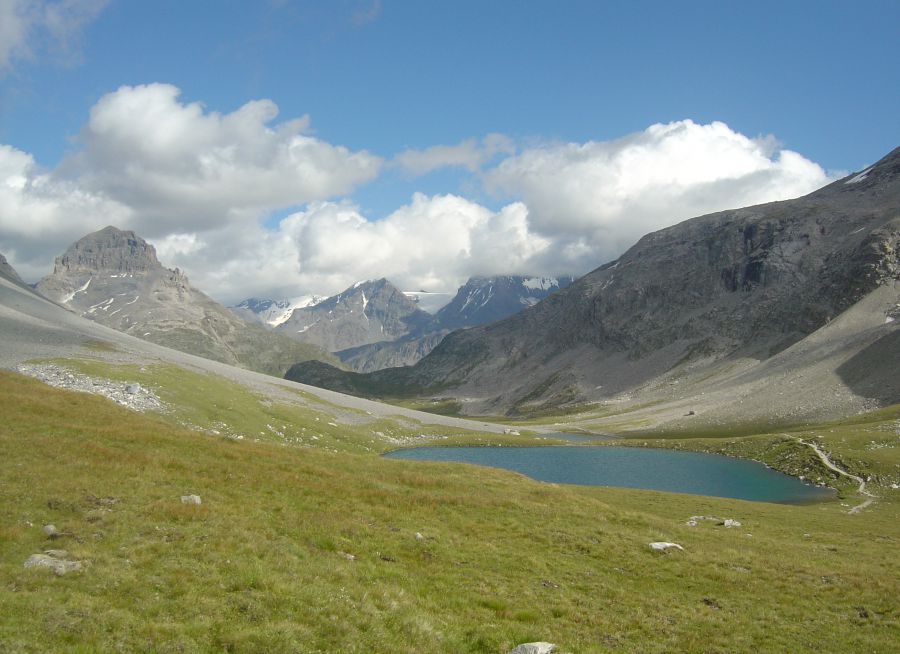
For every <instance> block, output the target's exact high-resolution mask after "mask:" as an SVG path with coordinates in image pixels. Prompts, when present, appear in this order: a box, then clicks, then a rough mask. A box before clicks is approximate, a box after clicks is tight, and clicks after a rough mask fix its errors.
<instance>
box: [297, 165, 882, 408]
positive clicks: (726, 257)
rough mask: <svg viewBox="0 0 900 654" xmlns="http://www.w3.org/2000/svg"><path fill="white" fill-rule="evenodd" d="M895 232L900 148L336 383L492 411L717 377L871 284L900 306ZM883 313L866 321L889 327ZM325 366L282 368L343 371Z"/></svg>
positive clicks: (712, 219)
mask: <svg viewBox="0 0 900 654" xmlns="http://www.w3.org/2000/svg"><path fill="white" fill-rule="evenodd" d="M898 234H900V149H898V150H895V151H894V152H892V153H891V154H890V155H888V156H887V157H885V158H884V159H883V160H882V161H880V162H879V163H878V164H876V165H875V166H873V167H872V168H870V169H868V170H867V171H863V172H862V173H860V174H857V175H853V176H850V177H848V178H846V179H844V180H840V181H838V182H835V183H834V184H831V185H829V186H828V187H825V188H823V189H821V190H819V191H817V192H815V193H812V194H810V195H808V196H806V197H803V198H799V199H796V200H790V201H785V202H776V203H770V204H765V205H760V206H756V207H749V208H745V209H738V210H734V211H725V212H720V213H716V214H711V215H708V216H703V217H699V218H695V219H692V220H689V221H686V222H683V223H681V224H679V225H676V226H674V227H670V228H668V229H664V230H661V231H659V232H655V233H653V234H649V235H647V236H645V237H644V238H642V239H641V240H640V241H639V242H638V243H637V244H636V245H635V246H633V247H632V248H631V249H630V250H628V251H627V252H626V253H625V254H624V255H622V257H621V258H620V259H619V260H617V261H614V262H611V263H609V264H606V265H604V266H602V267H600V268H598V269H597V270H595V271H593V272H591V273H589V274H588V275H586V276H585V277H583V278H581V279H580V280H578V281H577V282H575V283H574V284H572V285H571V286H570V287H568V288H566V289H564V290H562V291H559V292H557V293H554V294H552V295H550V296H549V297H548V298H547V299H546V300H544V301H542V302H540V303H539V304H537V305H535V306H534V307H531V308H529V309H526V310H525V311H523V312H521V313H519V314H516V315H515V316H513V317H511V318H508V319H507V320H504V321H502V322H499V323H495V324H492V325H489V326H486V327H475V328H472V329H469V330H465V331H460V332H455V333H453V334H451V335H450V336H448V337H447V338H446V339H444V341H443V342H442V343H441V344H440V345H439V346H438V347H437V348H435V350H434V351H433V352H432V353H431V354H430V355H429V356H427V357H426V358H425V359H423V360H422V361H420V362H419V363H418V364H417V365H416V366H413V367H412V368H410V369H406V370H385V371H380V372H378V373H373V374H372V375H370V376H366V377H365V378H364V379H362V378H358V377H354V378H352V380H351V381H352V383H351V381H348V380H346V379H345V380H344V381H343V382H342V383H344V384H345V388H346V384H350V386H353V385H354V384H355V385H356V387H357V388H358V389H359V392H365V393H369V394H378V393H379V392H380V390H379V389H380V388H382V387H384V388H390V389H391V392H392V393H394V394H396V393H397V392H400V391H402V392H405V393H408V394H419V393H421V394H425V393H429V394H433V393H442V394H445V395H447V396H452V397H457V398H459V397H466V398H474V400H472V401H470V402H469V403H468V404H467V405H466V408H467V409H468V410H469V411H471V412H473V413H479V412H486V413H487V412H495V411H498V410H505V411H516V410H518V409H521V408H523V407H526V406H539V405H542V404H546V405H557V404H566V403H572V402H579V401H592V400H598V399H599V400H602V399H603V398H610V397H616V396H620V395H621V394H623V393H632V394H634V393H640V392H643V391H642V390H641V389H644V388H648V387H649V386H652V385H653V384H654V383H657V382H658V381H659V380H661V379H663V378H664V377H665V376H666V375H669V376H671V375H672V374H673V371H676V370H677V371H687V370H690V371H694V372H696V371H699V370H700V369H704V370H706V371H707V374H709V375H711V376H715V375H716V374H724V372H723V371H725V370H726V369H727V368H728V366H729V365H732V364H735V363H736V362H740V363H741V365H743V363H745V362H748V361H750V362H764V361H767V360H769V359H770V358H773V357H776V356H780V355H781V354H780V353H783V352H785V351H786V350H788V349H789V348H792V346H794V345H795V344H798V343H800V342H802V341H804V339H807V338H808V337H809V336H810V335H811V334H813V333H814V332H816V331H817V330H820V329H822V328H824V327H825V326H827V325H828V324H829V323H830V322H831V321H833V320H835V319H836V318H837V317H839V316H841V315H842V313H843V312H845V311H847V310H848V309H850V308H851V307H854V305H856V304H857V303H859V302H861V301H862V300H864V299H865V298H866V297H867V296H869V295H870V294H872V293H873V292H875V291H877V290H879V289H882V290H884V289H887V290H886V291H885V292H886V293H887V295H890V296H891V298H896V299H893V300H892V299H891V298H888V299H887V300H886V301H887V302H888V304H890V303H891V302H892V301H893V302H900V298H897V297H896V296H897V288H898V286H897V284H898V277H900V273H898V270H900V261H898V256H900V254H898V253H900V243H898V238H900V236H898ZM883 295H884V293H881V295H880V296H879V297H881V296H883ZM882 304H883V302H882ZM878 306H881V304H879V305H878ZM878 311H881V309H878ZM889 317H890V316H887V315H880V316H870V318H871V320H872V321H874V322H872V323H871V324H873V325H874V324H876V323H877V324H879V325H883V327H879V329H882V330H892V329H894V328H895V325H896V323H892V322H890V321H889V320H887V319H888V318H889ZM866 320H868V318H867V319H866ZM885 321H887V322H885ZM866 324H870V323H866ZM876 331H877V330H876ZM876 336H877V334H876V333H875V332H872V338H875V337H876ZM897 360H900V353H898V356H897V357H895V358H894V360H893V362H889V363H884V364H882V366H886V365H890V366H892V367H894V368H896V361H897ZM729 362H730V363H729ZM322 370H323V368H322V367H321V366H319V367H317V368H316V369H315V370H312V368H311V367H310V368H309V373H307V372H306V371H305V369H304V367H303V366H298V367H297V368H295V369H294V370H293V371H292V372H291V373H289V374H290V375H291V376H292V377H291V378H294V379H298V380H303V381H307V382H309V383H318V381H319V380H320V379H321V380H322V381H328V379H325V378H326V377H329V378H330V379H331V380H334V379H336V378H337V377H339V376H340V375H338V374H336V373H329V374H328V375H323V374H322ZM872 372H873V374H874V375H878V374H882V373H884V374H887V373H886V372H884V370H881V371H880V372H879V371H878V370H873V371H872ZM894 401H900V398H897V399H895V400H894Z"/></svg>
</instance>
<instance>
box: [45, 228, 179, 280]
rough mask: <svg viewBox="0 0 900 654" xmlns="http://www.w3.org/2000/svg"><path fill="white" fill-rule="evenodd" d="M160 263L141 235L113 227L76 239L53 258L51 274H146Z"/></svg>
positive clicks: (158, 266) (151, 247) (150, 246)
mask: <svg viewBox="0 0 900 654" xmlns="http://www.w3.org/2000/svg"><path fill="white" fill-rule="evenodd" d="M161 268H162V266H161V264H160V263H159V259H157V258H156V249H155V248H154V247H153V246H152V245H150V244H149V243H147V241H145V240H144V239H142V238H141V237H140V236H138V235H137V234H135V233H134V232H132V231H130V230H128V231H126V230H121V229H118V228H116V227H113V226H111V225H110V226H109V227H104V228H103V229H101V230H100V231H97V232H93V233H91V234H88V235H87V236H85V237H84V238H81V239H79V240H78V241H76V242H75V243H73V244H72V245H71V246H69V249H68V250H66V251H65V252H64V253H63V254H62V255H61V256H59V257H57V258H56V263H55V265H54V267H53V274H54V275H64V274H79V273H91V272H106V273H115V274H133V273H145V272H148V271H152V270H159V269H161Z"/></svg>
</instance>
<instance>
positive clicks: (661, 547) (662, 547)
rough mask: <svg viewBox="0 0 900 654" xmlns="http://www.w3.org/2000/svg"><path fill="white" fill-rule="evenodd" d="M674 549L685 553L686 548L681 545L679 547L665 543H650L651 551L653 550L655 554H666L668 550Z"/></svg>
mask: <svg viewBox="0 0 900 654" xmlns="http://www.w3.org/2000/svg"><path fill="white" fill-rule="evenodd" d="M672 548H675V549H679V550H682V551H684V548H683V547H682V546H681V545H679V544H678V543H668V542H665V541H659V542H656V543H650V549H651V550H653V551H654V552H665V551H666V550H669V549H672Z"/></svg>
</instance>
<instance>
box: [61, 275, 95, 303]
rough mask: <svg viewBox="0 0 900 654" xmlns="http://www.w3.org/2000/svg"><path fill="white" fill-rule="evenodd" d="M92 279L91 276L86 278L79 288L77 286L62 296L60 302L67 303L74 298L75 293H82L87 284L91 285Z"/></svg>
mask: <svg viewBox="0 0 900 654" xmlns="http://www.w3.org/2000/svg"><path fill="white" fill-rule="evenodd" d="M92 279H94V278H93V277H90V278H88V280H87V281H86V282H85V283H84V286H82V287H81V288H77V289H75V290H74V291H72V292H71V293H69V294H68V295H67V296H66V297H64V298H63V301H62V303H63V304H68V303H69V302H71V301H72V300H73V299H74V298H75V296H76V295H78V294H79V293H84V292H85V291H86V290H87V289H88V286H90V285H91V280H92Z"/></svg>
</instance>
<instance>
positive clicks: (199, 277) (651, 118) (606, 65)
mask: <svg viewBox="0 0 900 654" xmlns="http://www.w3.org/2000/svg"><path fill="white" fill-rule="evenodd" d="M898 73H900V2H898V1H897V0H887V1H885V0H871V1H870V2H867V3H865V5H859V6H854V5H852V3H846V2H836V1H832V0H816V1H813V2H806V1H802V0H791V1H790V2H785V1H784V0H780V1H778V2H765V1H758V2H753V3H739V2H730V1H727V2H721V1H715V2H711V1H710V2H706V1H703V0H697V1H693V2H677V1H672V0H668V1H665V2H649V1H641V0H634V1H632V2H601V1H599V0H593V1H590V2H580V1H577V0H570V1H562V2H560V1H556V2H549V1H547V2H545V1H543V0H531V1H529V2H521V1H520V0H519V1H515V2H513V1H506V0H492V1H491V2H483V1H477V2H473V1H469V0H456V1H454V2H438V1H430V0H421V1H412V0H410V1H406V2H401V1H399V0H333V1H329V2H312V1H291V0H269V1H264V0H255V1H240V0H235V1H232V2H227V3H223V2H200V1H197V2H184V1H183V0H177V1H170V0H154V2H135V1H133V0H27V1H26V0H0V252H2V253H3V254H4V255H5V256H6V257H7V259H9V260H10V262H11V263H12V265H13V266H14V267H15V268H16V269H17V270H18V272H19V273H20V274H21V275H22V276H23V278H25V279H26V280H27V281H31V282H34V281H37V279H39V278H40V277H42V276H43V275H46V274H48V273H49V272H50V271H51V270H52V266H53V259H54V257H56V256H58V255H59V254H61V253H62V252H63V251H64V250H65V248H66V247H68V245H70V244H71V243H72V242H74V241H75V240H77V239H78V238H80V237H81V236H84V235H85V234H87V233H89V232H91V231H95V230H97V229H101V228H103V227H105V226H106V225H110V224H112V225H115V226H117V227H120V228H122V229H132V230H134V231H135V232H136V233H138V234H139V235H140V236H143V237H144V238H146V239H147V240H148V241H150V242H151V243H153V244H154V245H155V246H156V248H157V251H158V253H159V257H160V260H161V261H162V263H163V264H164V265H166V266H167V267H176V266H177V267H179V268H181V269H182V270H184V271H185V272H186V273H187V274H188V276H189V278H190V279H191V282H192V283H193V284H194V285H195V286H197V287H198V288H200V289H202V290H204V291H205V292H206V293H208V294H209V295H211V296H212V297H214V298H215V299H217V300H219V301H221V302H224V303H226V304H232V303H236V302H237V301H239V300H241V299H243V298H246V297H250V296H257V297H273V298H284V297H287V298H290V297H297V296H301V295H305V294H311V293H315V294H319V295H327V294H332V293H336V292H339V291H341V290H343V289H344V288H346V287H347V286H349V285H351V284H352V283H354V282H355V281H358V280H362V279H371V278H379V277H387V278H388V279H390V280H391V281H393V282H394V283H396V284H397V285H398V286H400V287H401V288H403V289H404V290H420V289H421V290H427V291H439V292H447V291H451V292H452V291H454V290H455V289H456V288H457V287H458V286H459V285H461V284H462V283H463V282H464V281H465V279H466V278H467V277H469V276H472V275H493V274H534V275H561V274H574V275H581V274H584V273H586V272H588V271H590V270H592V269H594V268H596V267H597V266H599V265H601V264H603V263H606V262H608V261H611V260H613V259H615V258H616V257H618V256H619V255H621V254H622V252H624V251H625V250H626V249H627V248H628V247H629V246H631V245H632V244H633V243H634V242H635V241H636V240H637V239H638V238H640V237H641V236H642V235H643V234H645V233H647V232H649V231H653V230H656V229H660V228H662V227H666V226H669V225H672V224H675V223H677V222H680V221H682V220H685V219H687V218H690V217H692V216H696V215H701V214H703V213H709V212H712V211H719V210H724V209H728V208H736V207H740V206H747V205H751V204H757V203H761V202H767V201H772V200H779V199H787V198H792V197H797V196H800V195H804V194H806V193H809V192H811V191H813V190H815V189H816V188H819V187H821V186H823V185H825V184H827V183H829V182H831V181H833V180H835V179H838V178H840V177H842V176H844V175H845V174H847V173H849V172H853V171H859V170H862V169H863V168H865V167H866V166H867V165H869V164H871V163H874V162H875V161H877V160H878V159H879V158H881V157H882V156H884V155H885V154H887V153H888V152H889V151H890V150H892V149H893V148H895V147H897V146H898V145H900V111H898V107H900V74H898Z"/></svg>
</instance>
